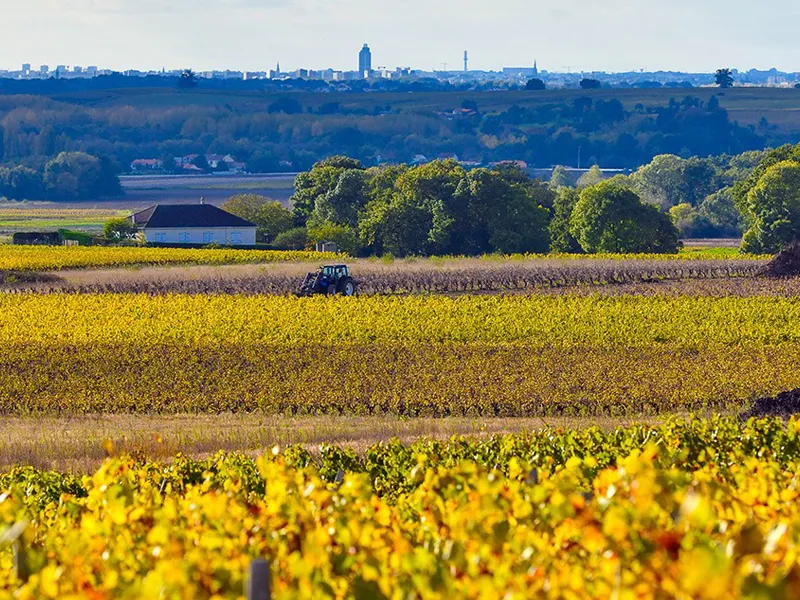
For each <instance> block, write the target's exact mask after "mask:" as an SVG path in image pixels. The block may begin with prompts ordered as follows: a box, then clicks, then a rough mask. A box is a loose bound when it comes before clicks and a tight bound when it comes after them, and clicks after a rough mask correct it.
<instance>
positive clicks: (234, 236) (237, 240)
mask: <svg viewBox="0 0 800 600" xmlns="http://www.w3.org/2000/svg"><path fill="white" fill-rule="evenodd" d="M241 243H242V232H241V231H231V244H241Z"/></svg>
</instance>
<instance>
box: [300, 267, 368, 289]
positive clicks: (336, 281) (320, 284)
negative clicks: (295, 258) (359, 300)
mask: <svg viewBox="0 0 800 600" xmlns="http://www.w3.org/2000/svg"><path fill="white" fill-rule="evenodd" d="M355 293H356V282H355V280H354V279H353V278H352V277H351V276H350V270H349V269H348V267H347V265H324V266H322V267H320V268H318V269H317V270H316V271H314V272H313V273H308V274H307V275H306V278H305V280H304V281H303V285H302V286H301V287H300V291H299V292H298V295H299V296H312V295H314V294H326V295H333V294H341V295H343V296H353V295H355Z"/></svg>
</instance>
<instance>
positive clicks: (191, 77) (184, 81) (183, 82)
mask: <svg viewBox="0 0 800 600" xmlns="http://www.w3.org/2000/svg"><path fill="white" fill-rule="evenodd" d="M178 87H179V88H181V89H184V90H187V89H191V88H194V87H197V75H195V73H194V71H192V70H191V69H184V70H183V71H182V72H181V76H180V78H178Z"/></svg>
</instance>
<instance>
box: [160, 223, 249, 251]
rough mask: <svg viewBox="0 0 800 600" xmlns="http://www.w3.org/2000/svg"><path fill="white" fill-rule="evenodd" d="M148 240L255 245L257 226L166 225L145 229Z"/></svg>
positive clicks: (175, 242) (176, 242) (162, 242)
mask: <svg viewBox="0 0 800 600" xmlns="http://www.w3.org/2000/svg"><path fill="white" fill-rule="evenodd" d="M144 237H145V240H146V241H148V242H153V243H159V244H221V245H224V246H255V243H256V228H255V227H169V228H167V227H164V228H153V227H146V228H145V229H144Z"/></svg>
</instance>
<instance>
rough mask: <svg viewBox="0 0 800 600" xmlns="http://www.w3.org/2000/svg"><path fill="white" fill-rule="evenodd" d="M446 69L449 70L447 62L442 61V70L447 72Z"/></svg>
mask: <svg viewBox="0 0 800 600" xmlns="http://www.w3.org/2000/svg"><path fill="white" fill-rule="evenodd" d="M446 71H447V63H444V62H443V63H442V72H446Z"/></svg>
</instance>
